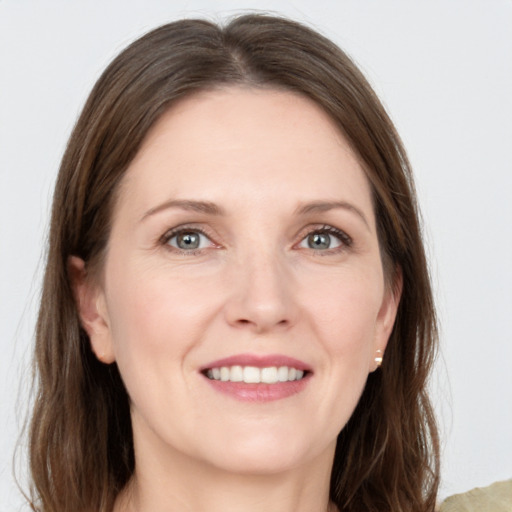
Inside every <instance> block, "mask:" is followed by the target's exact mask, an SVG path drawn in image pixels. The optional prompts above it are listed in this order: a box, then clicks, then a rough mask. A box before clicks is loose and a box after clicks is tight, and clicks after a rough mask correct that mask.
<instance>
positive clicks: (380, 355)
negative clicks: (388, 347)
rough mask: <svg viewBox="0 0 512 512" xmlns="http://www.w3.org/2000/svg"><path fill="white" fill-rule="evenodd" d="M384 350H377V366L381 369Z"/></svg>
mask: <svg viewBox="0 0 512 512" xmlns="http://www.w3.org/2000/svg"><path fill="white" fill-rule="evenodd" d="M382 356H383V354H382V350H377V355H376V356H375V364H376V365H377V368H380V366H381V365H382Z"/></svg>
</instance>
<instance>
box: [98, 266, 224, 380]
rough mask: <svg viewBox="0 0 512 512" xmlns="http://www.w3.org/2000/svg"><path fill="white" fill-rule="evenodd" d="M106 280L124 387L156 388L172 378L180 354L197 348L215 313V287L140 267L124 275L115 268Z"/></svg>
mask: <svg viewBox="0 0 512 512" xmlns="http://www.w3.org/2000/svg"><path fill="white" fill-rule="evenodd" d="M110 276H111V280H110V283H111V286H109V287H108V288H107V290H108V294H107V304H108V305H110V307H109V311H108V314H109V320H110V332H111V337H112V343H113V345H114V351H115V356H116V360H117V363H118V365H119V368H120V370H121V374H122V375H123V379H124V380H125V381H127V382H126V384H127V387H129V386H130V384H129V382H128V381H129V380H134V379H136V380H137V381H139V380H140V379H143V380H144V383H145V384H148V383H149V382H148V381H149V380H155V383H154V384H155V385H156V380H157V379H158V378H161V376H162V375H169V374H170V373H172V375H171V376H168V377H165V378H166V379H167V378H169V379H170V378H174V377H176V376H178V374H179V373H180V372H181V371H182V370H183V369H182V368H181V365H182V364H183V361H184V358H185V356H186V354H187V353H188V352H189V351H190V350H191V349H192V348H193V347H194V346H195V345H197V344H199V343H200V341H201V339H202V337H203V336H204V332H205V330H206V329H205V326H206V324H207V323H208V321H209V318H211V316H212V314H213V312H214V311H215V308H216V306H215V304H214V303H215V293H213V290H215V287H214V286H205V280H204V279H191V278H190V276H189V277H187V278H184V277H183V273H182V274H181V277H180V273H179V272H173V273H170V272H165V271H164V270H162V269H161V268H146V267H144V266H141V265H139V266H131V268H130V270H129V271H125V270H123V268H122V267H121V266H119V265H118V266H117V267H116V269H115V270H114V269H112V271H111V273H110ZM210 284H211V283H210ZM198 297H201V300H198ZM172 364H174V365H175V366H174V367H173V369H172V372H169V365H172ZM158 376H159V377H158Z"/></svg>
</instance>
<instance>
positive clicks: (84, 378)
mask: <svg viewBox="0 0 512 512" xmlns="http://www.w3.org/2000/svg"><path fill="white" fill-rule="evenodd" d="M236 84H240V85H243V86H249V87H265V88H278V89H282V90H290V91H294V92H297V93H300V94H302V95H305V96H307V97H309V98H310V99H312V100H313V101H314V102H316V103H317V104H318V105H320V106H321V107H322V108H323V109H324V110H325V111H326V112H327V113H328V114H329V115H330V116H331V117H332V119H333V120H334V121H335V122H336V123H337V125H338V126H339V129H340V130H341V132H342V133H343V134H344V136H345V137H346V139H347V140H348V141H349V143H350V144H351V146H352V148H353V150H354V152H355V153H356V154H357V155H358V157H359V159H360V161H361V164H362V166H363V168H364V170H365V172H366V174H367V176H368V179H369V182H370V183H371V187H372V191H373V199H374V208H375V215H376V219H377V225H378V236H379V240H380V244H381V250H382V254H383V262H384V267H385V271H386V275H387V279H388V283H389V284H390V285H391V286H394V285H395V284H396V275H395V272H396V269H399V270H400V271H401V275H402V278H403V292H402V298H401V302H400V306H399V310H398V316H397V319H396V323H395V326H394V330H393V332H392V335H391V338H390V341H389V343H388V347H387V350H386V356H385V360H384V364H383V365H382V367H381V368H380V369H379V370H378V371H376V372H374V373H372V374H371V375H370V376H369V378H368V382H367V385H366V388H365V390H364V393H363V395H362V398H361V400H360V402H359V404H358V406H357V408H356V410H355V412H354V414H353V416H352V417H351V419H350V421H349V423H348V424H347V425H346V426H345V428H344V429H343V430H342V432H341V433H340V434H339V437H338V443H337V449H336V455H335V460H334V466H333V470H332V478H331V490H330V493H331V499H332V501H333V502H334V503H336V505H337V506H338V508H339V509H340V511H354V512H355V511H361V510H366V511H378V512H391V511H392V512H405V511H407V512H426V511H432V510H433V509H434V504H435V496H436V491H437V486H438V480H439V476H438V473H439V468H438V464H439V462H438V461H439V457H438V437H437V431H436V425H435V421H434V417H433V413H432V408H431V404H430V402H429V399H428V396H427V389H426V385H427V378H428V375H429V372H430V369H431V367H432V364H433V358H434V355H435V350H436V339H437V333H436V318H435V311H434V305H433V300H432V292H431V287H430V281H429V275H428V269H427V263H426V259H425V254H424V248H423V244H422V240H421V233H420V226H419V222H418V211H417V206H416V202H415V193H414V187H413V182H412V177H411V170H410V166H409V163H408V160H407V156H406V153H405V151H404V149H403V146H402V144H401V141H400V139H399V137H398V135H397V133H396V131H395V129H394V127H393V124H392V123H391V121H390V119H389V117H388V115H387V114H386V112H385V110H384V108H383V106H382V105H381V103H380V102H379V100H378V98H377V97H376V95H375V93H374V92H373V90H372V89H371V87H370V86H369V84H368V83H367V81H366V80H365V78H364V77H363V75H362V74H361V73H360V71H359V70H358V69H357V67H356V66H355V65H354V64H353V62H352V61H351V60H350V59H349V57H348V56H347V55H346V54H345V53H344V52H343V51H341V50H340V49H339V48H338V47H337V46H335V45H334V44H333V43H332V42H330V41H329V40H328V39H326V38H324V37H323V36H321V35H319V34H318V33H316V32H315V31H313V30H311V29H309V28H307V27H305V26H303V25H301V24H298V23H296V22H292V21H289V20H286V19H281V18H277V17H271V16H264V15H245V16H241V17H238V18H235V19H234V20H232V21H231V22H230V23H229V24H227V25H226V26H224V27H219V26H217V25H215V24H213V23H210V22H208V21H204V20H183V21H178V22H174V23H170V24H167V25H164V26H162V27H160V28H158V29H156V30H154V31H152V32H150V33H149V34H147V35H145V36H144V37H142V38H140V39H139V40H137V41H135V42H134V43H133V44H131V45H130V46H129V47H128V48H127V49H125V50H124V51H123V52H122V53H121V54H120V55H119V56H118V57H117V58H116V59H115V60H114V61H113V62H112V63H111V64H110V65H109V67H108V68H107V69H106V71H105V72H104V73H103V75H102V76H101V77H100V79H99V80H98V82H97V83H96V85H95V87H94V89H93V91H92V93H91V94H90V96H89V99H88V100H87V103H86V105H85V107H84V109H83V111H82V114H81V115H80V118H79V119H78V122H77V124H76V126H75V128H74V130H73V133H72V135H71V138H70V140H69V143H68V146H67V149H66V152H65V154H64V157H63V160H62V165H61V168H60V173H59V177H58V180H57V184H56V189H55V195H54V202H53V212H52V220H51V229H50V236H49V249H48V259H47V264H46V273H45V277H44V284H43V292H42V298H41V307H40V312H39V318H38V323H37V333H36V351H35V367H36V385H37V396H36V399H35V406H34V412H33V417H32V423H31V429H30V464H31V472H32V479H33V488H32V495H33V498H32V508H33V510H37V511H42V512H50V511H51V512H64V511H66V512H69V511H74V512H86V511H87V512H90V511H100V512H109V511H111V510H112V508H113V504H114V501H115V498H116V496H117V494H118V493H119V492H120V490H121V489H122V488H123V487H124V486H125V485H126V483H127V482H128V480H129V479H130V477H131V475H132V474H133V471H134V465H135V460H134V451H133V441H132V432H131V422H130V407H129V398H128V396H127V393H126V391H125V388H124V386H123V383H122V380H121V377H120V375H119V372H118V369H117V366H116V364H112V365H104V364H102V363H100V362H99V361H98V360H97V359H96V357H95V356H94V355H93V353H92V351H91V348H90V345H89V340H88V337H87V334H86V333H85V331H84V330H83V329H82V328H81V326H80V322H79V317H78V313H77V308H76V306H75V302H74V300H73V293H72V288H71V284H70V279H69V275H68V272H67V262H68V259H69V257H70V255H77V256H79V257H81V258H82V259H83V260H84V261H85V262H86V265H87V266H88V268H89V269H98V268H101V263H102V256H103V254H104V251H105V248H106V244H107V241H108V238H109V230H110V221H111V215H112V209H113V204H114V201H115V196H116V192H117V191H118V184H119V182H120V180H121V178H122V176H123V173H124V172H125V170H126V168H127V167H128V165H129V164H130V162H131V160H132V159H133V158H134V156H135V154H136V153H137V151H138V148H139V147H140V145H141V142H142V141H143V139H144V137H145V135H146V134H147V132H148V130H149V129H150V127H151V126H153V125H154V123H155V121H156V120H157V119H158V118H159V117H160V116H161V115H162V113H163V112H165V111H166V110H167V109H169V108H170V106H171V105H173V104H174V103H176V102H177V101H178V100H179V99H180V98H183V97H185V96H190V95H191V94H194V92H196V91H200V90H206V89H209V88H213V87H222V86H225V85H236Z"/></svg>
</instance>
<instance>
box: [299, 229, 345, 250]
mask: <svg viewBox="0 0 512 512" xmlns="http://www.w3.org/2000/svg"><path fill="white" fill-rule="evenodd" d="M341 245H342V242H341V240H340V239H339V238H338V237H337V236H336V235H332V234H330V233H325V232H320V231H314V232H313V233H310V234H309V235H308V236H307V237H306V238H304V240H302V242H301V244H300V246H301V247H305V248H308V249H314V250H317V251H325V250H326V249H334V248H336V247H340V246H341Z"/></svg>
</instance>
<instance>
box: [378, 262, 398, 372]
mask: <svg viewBox="0 0 512 512" xmlns="http://www.w3.org/2000/svg"><path fill="white" fill-rule="evenodd" d="M402 288H403V275H402V269H401V268H400V267H398V268H397V269H396V272H395V275H394V280H393V282H392V283H391V284H389V285H387V286H386V289H385V291H384V298H383V300H382V304H381V307H380V310H379V313H378V315H377V322H376V328H375V342H374V347H373V354H372V360H371V362H370V372H373V371H375V370H376V369H377V368H378V367H379V366H380V365H381V363H382V360H383V358H384V352H385V350H386V346H387V344H388V341H389V337H390V336H391V332H392V331H393V326H394V325H395V319H396V314H397V311H398V305H399V304H400V298H401V297H402Z"/></svg>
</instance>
